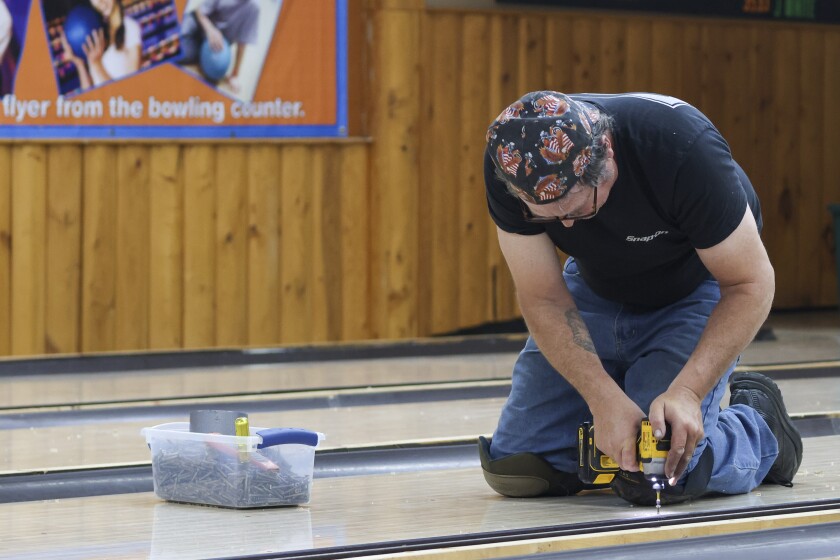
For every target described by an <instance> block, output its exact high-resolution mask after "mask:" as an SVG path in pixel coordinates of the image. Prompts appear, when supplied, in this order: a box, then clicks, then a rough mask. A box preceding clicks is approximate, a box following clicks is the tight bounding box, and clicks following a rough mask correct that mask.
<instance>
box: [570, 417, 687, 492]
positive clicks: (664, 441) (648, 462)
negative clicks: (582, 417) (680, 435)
mask: <svg viewBox="0 0 840 560" xmlns="http://www.w3.org/2000/svg"><path fill="white" fill-rule="evenodd" d="M636 443H637V445H636V459H637V460H638V462H639V469H640V470H641V471H642V472H643V473H644V475H645V478H647V479H649V480H656V479H662V478H663V477H664V476H665V459H666V458H667V457H668V451H669V450H670V449H671V429H670V427H668V429H667V431H666V433H665V437H663V438H659V439H657V438H656V437H655V436H654V435H653V428H652V427H651V425H650V420H649V419H648V418H644V419H643V420H642V425H641V428H640V430H639V435H638V437H637V439H636ZM616 473H618V463H616V462H615V461H614V460H613V459H612V458H611V457H609V456H607V455H605V454H603V453H602V452H601V450H600V449H598V446H597V445H596V444H595V426H593V425H592V424H591V423H590V422H584V423H583V424H581V425H580V427H578V478H580V480H581V482H584V483H587V484H609V483H610V482H612V479H613V477H614V476H615V475H616Z"/></svg>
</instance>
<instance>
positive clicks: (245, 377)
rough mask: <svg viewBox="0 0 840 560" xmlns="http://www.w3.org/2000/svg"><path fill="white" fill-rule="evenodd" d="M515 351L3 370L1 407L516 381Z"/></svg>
mask: <svg viewBox="0 0 840 560" xmlns="http://www.w3.org/2000/svg"><path fill="white" fill-rule="evenodd" d="M516 355H517V354H516V353H515V352H505V353H487V354H472V355H456V356H427V357H407V358H380V359H371V360H363V359H359V360H336V361H324V362H304V363H284V364H273V365H271V364H267V365H248V366H237V367H211V368H183V369H160V370H140V371H114V372H96V373H61V374H51V373H45V374H31V375H29V374H27V375H10V376H0V410H4V409H7V410H11V409H25V408H33V407H44V406H63V407H67V408H72V407H76V406H79V405H85V404H93V403H128V402H138V401H153V400H154V401H166V400H169V399H184V398H201V397H214V396H222V395H257V394H262V393H273V392H279V391H306V390H313V389H324V388H342V387H368V386H383V385H388V386H394V385H401V384H416V383H438V382H453V381H474V380H488V379H510V372H511V368H512V367H513V363H514V361H515V360H516Z"/></svg>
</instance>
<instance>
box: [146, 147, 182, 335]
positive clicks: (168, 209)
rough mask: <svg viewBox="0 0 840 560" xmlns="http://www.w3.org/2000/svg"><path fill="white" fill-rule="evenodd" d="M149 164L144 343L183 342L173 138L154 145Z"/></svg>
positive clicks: (178, 163) (177, 158)
mask: <svg viewBox="0 0 840 560" xmlns="http://www.w3.org/2000/svg"><path fill="white" fill-rule="evenodd" d="M149 156H150V164H149V190H150V198H149V218H150V223H149V231H150V234H151V235H150V241H149V325H150V332H149V348H150V349H164V348H181V347H183V343H184V328H183V327H184V320H183V318H184V313H183V310H184V214H185V212H186V211H190V212H192V211H193V210H192V209H191V208H186V207H185V206H184V163H183V159H182V151H181V147H180V146H178V145H176V144H169V145H160V146H154V147H152V148H151V151H150V154H149Z"/></svg>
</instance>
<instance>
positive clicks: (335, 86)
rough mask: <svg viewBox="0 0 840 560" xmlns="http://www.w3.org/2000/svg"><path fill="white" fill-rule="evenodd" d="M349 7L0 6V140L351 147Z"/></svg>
mask: <svg viewBox="0 0 840 560" xmlns="http://www.w3.org/2000/svg"><path fill="white" fill-rule="evenodd" d="M346 10H347V7H346V0H0V101H2V102H0V135H2V136H4V137H6V138H33V139H38V138H43V139H53V138H55V139H73V138H79V139H93V138H111V139H114V140H119V139H130V138H160V139H164V138H270V137H319V136H345V135H346V134H347V131H346V125H347V107H346V103H347V92H346V88H347V54H346V43H347V12H346Z"/></svg>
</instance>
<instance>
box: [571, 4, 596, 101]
mask: <svg viewBox="0 0 840 560" xmlns="http://www.w3.org/2000/svg"><path fill="white" fill-rule="evenodd" d="M598 22H599V19H598V18H597V16H592V15H579V16H575V17H574V21H573V22H572V28H571V30H570V33H569V35H568V36H567V40H568V46H567V49H568V50H566V51H565V52H567V53H568V54H569V55H570V56H571V59H572V64H573V66H572V91H571V93H582V92H598V91H599V90H600V89H601V84H600V76H601V70H600V67H601V60H600V54H601V46H600V45H601V39H600V33H599V29H598V27H599V24H598Z"/></svg>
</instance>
